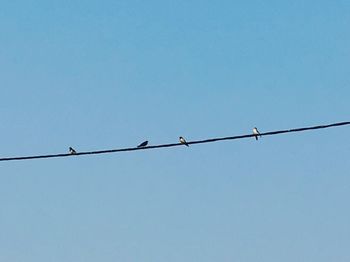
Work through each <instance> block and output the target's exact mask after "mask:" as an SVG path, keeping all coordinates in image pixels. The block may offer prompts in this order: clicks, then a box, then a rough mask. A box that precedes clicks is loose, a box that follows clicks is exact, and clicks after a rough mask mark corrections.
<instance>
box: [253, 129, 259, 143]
mask: <svg viewBox="0 0 350 262" xmlns="http://www.w3.org/2000/svg"><path fill="white" fill-rule="evenodd" d="M253 134H254V136H255V139H256V140H258V139H259V138H258V137H259V136H260V137H261V135H260V132H259V130H258V129H257V128H256V127H254V128H253Z"/></svg>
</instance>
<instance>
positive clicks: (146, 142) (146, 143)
mask: <svg viewBox="0 0 350 262" xmlns="http://www.w3.org/2000/svg"><path fill="white" fill-rule="evenodd" d="M147 145H148V141H145V142H142V143H141V144H139V145H138V146H137V147H145V146H147Z"/></svg>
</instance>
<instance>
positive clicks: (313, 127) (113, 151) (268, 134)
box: [0, 122, 350, 161]
mask: <svg viewBox="0 0 350 262" xmlns="http://www.w3.org/2000/svg"><path fill="white" fill-rule="evenodd" d="M345 125H350V122H339V123H334V124H329V125H318V126H311V127H301V128H294V129H287V130H278V131H270V132H265V133H261V136H272V135H278V134H284V133H294V132H303V131H308V130H316V129H324V128H330V127H338V126H345ZM249 137H255V135H254V134H249V135H239V136H228V137H218V138H211V139H205V140H197V141H189V142H187V144H189V145H194V144H204V143H212V142H217V141H224V140H236V139H243V138H249ZM174 146H183V144H181V143H173V144H162V145H155V146H147V147H129V148H119V149H109V150H99V151H87V152H78V153H76V154H68V153H67V154H52V155H36V156H18V157H4V158H0V161H14V160H29V159H39V158H54V157H68V156H81V155H97V154H108V153H116V152H126V151H136V150H148V149H154V148H165V147H174Z"/></svg>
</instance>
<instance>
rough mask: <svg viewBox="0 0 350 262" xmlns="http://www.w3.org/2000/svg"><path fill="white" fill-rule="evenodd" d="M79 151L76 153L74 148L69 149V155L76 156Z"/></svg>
mask: <svg viewBox="0 0 350 262" xmlns="http://www.w3.org/2000/svg"><path fill="white" fill-rule="evenodd" d="M76 153H77V151H75V150H74V149H73V148H72V147H69V154H71V155H75V154H76Z"/></svg>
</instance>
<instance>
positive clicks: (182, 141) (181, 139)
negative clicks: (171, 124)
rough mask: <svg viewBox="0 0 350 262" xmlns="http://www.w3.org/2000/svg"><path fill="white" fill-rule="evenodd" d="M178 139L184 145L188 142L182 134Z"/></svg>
mask: <svg viewBox="0 0 350 262" xmlns="http://www.w3.org/2000/svg"><path fill="white" fill-rule="evenodd" d="M179 141H180V143H181V144H183V145H185V146H189V145H188V143H187V142H186V140H185V138H183V137H182V136H180V137H179Z"/></svg>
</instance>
